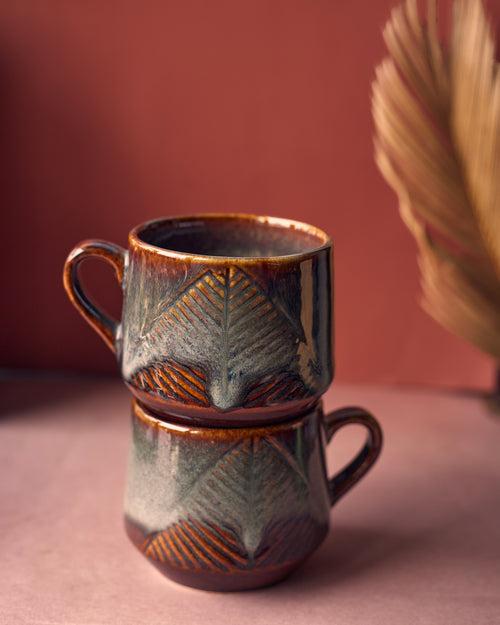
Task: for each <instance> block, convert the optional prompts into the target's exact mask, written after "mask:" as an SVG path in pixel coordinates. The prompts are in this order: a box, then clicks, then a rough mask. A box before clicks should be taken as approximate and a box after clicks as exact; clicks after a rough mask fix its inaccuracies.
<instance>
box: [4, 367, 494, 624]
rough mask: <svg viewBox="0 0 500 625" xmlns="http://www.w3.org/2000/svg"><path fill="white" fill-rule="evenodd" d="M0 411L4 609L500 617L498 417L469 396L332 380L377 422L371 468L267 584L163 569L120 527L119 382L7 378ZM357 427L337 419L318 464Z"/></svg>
mask: <svg viewBox="0 0 500 625" xmlns="http://www.w3.org/2000/svg"><path fill="white" fill-rule="evenodd" d="M4 387H5V388H3V389H2V397H3V399H4V401H3V408H2V415H1V420H0V501H1V502H2V512H1V515H0V558H1V570H0V623H2V625H137V623H145V624H147V625H168V624H172V625H184V624H186V625H191V624H193V625H194V624H196V625H199V624H200V623H237V624H238V625H284V624H287V625H289V624H291V623H297V624H306V623H307V624H308V625H309V624H314V625H326V624H328V625H333V624H335V625H354V624H355V623H356V624H359V623H366V624H369V625H390V624H392V623H394V624H396V623H397V624H401V625H417V624H418V625H423V624H429V625H430V624H432V625H440V624H449V625H462V624H463V625H472V624H474V625H495V624H497V623H500V523H499V518H500V499H499V497H498V485H499V484H500V455H499V453H498V450H499V449H500V421H499V417H498V415H494V414H492V413H491V412H490V411H489V410H488V408H487V405H486V404H485V402H484V401H483V400H482V399H480V398H478V397H474V396H464V395H462V396H461V395H457V394H448V393H444V392H438V391H435V392H419V391H413V390H402V389H399V390H395V389H391V388H376V387H369V386H359V387H355V386H347V385H338V386H337V387H336V388H334V389H333V390H331V391H330V392H329V393H328V394H327V397H326V406H327V408H333V407H338V406H342V405H345V404H361V405H364V406H366V407H367V408H369V409H371V410H372V411H373V412H374V414H375V415H377V416H378V418H379V419H380V421H381V424H382V426H383V428H384V431H385V448H384V450H383V453H382V456H381V459H380V461H379V462H378V464H377V465H376V466H375V468H374V469H373V471H372V472H371V473H370V474H369V475H368V476H367V477H366V478H365V479H364V480H363V481H362V482H361V483H360V484H359V485H358V486H357V487H355V489H354V490H353V491H352V492H351V493H349V494H348V495H347V496H346V498H345V499H343V500H342V501H341V502H340V503H339V504H338V505H337V506H336V507H335V508H334V510H333V512H332V529H331V532H330V535H329V536H328V538H327V540H326V542H325V543H324V544H323V545H322V547H321V548H320V549H319V551H318V552H316V553H315V554H314V555H313V557H312V558H311V559H310V560H309V561H308V562H307V563H306V565H305V566H304V567H303V568H302V569H301V570H299V571H298V572H297V573H295V574H294V575H292V576H291V577H290V578H289V579H288V580H287V581H285V582H283V583H282V584H280V585H277V586H275V587H272V588H268V589H264V590H260V591H254V592H247V593H235V594H216V593H207V592H202V591H195V590H191V589H186V588H183V587H181V586H178V585H176V584H173V583H171V582H169V581H167V580H166V579H164V578H163V577H162V576H161V575H160V574H159V573H158V572H157V571H156V570H155V569H154V568H153V567H152V566H151V565H150V564H149V563H147V562H146V561H145V560H144V559H143V558H142V557H141V556H140V554H138V553H137V552H136V551H135V549H134V548H133V547H132V546H131V545H130V544H129V543H128V540H127V538H126V537H125V533H124V530H123V527H122V513H121V508H122V496H123V487H124V477H125V465H126V457H127V448H128V442H129V427H130V419H129V398H128V396H127V393H126V392H125V390H124V389H123V388H122V387H121V386H120V385H119V384H118V383H115V382H110V381H99V380H93V379H86V380H77V379H73V380H72V379H66V380H64V379H51V378H45V379H39V380H31V381H23V380H18V381H16V382H10V383H9V384H5V385H4ZM362 438H363V432H362V431H361V430H360V429H358V428H356V427H353V428H351V429H349V430H348V431H342V432H341V433H339V435H338V436H337V437H335V438H334V440H333V442H332V444H331V445H330V446H329V448H328V461H329V465H330V470H331V471H333V470H334V469H335V468H336V467H338V466H340V465H341V464H342V463H344V462H345V461H347V460H348V459H349V458H350V457H351V456H352V455H353V453H354V451H355V449H356V448H357V447H358V446H359V445H360V443H361V441H362Z"/></svg>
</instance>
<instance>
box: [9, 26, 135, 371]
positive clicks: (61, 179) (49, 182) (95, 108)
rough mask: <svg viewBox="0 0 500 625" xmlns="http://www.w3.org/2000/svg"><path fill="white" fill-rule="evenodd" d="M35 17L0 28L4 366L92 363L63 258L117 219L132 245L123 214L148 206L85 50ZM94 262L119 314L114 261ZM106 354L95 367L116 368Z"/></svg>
mask: <svg viewBox="0 0 500 625" xmlns="http://www.w3.org/2000/svg"><path fill="white" fill-rule="evenodd" d="M29 26H30V25H29V23H21V24H17V25H16V27H15V28H12V32H11V33H8V32H7V28H6V26H5V24H4V26H3V32H2V30H1V29H0V37H1V40H0V55H1V56H2V58H3V61H2V69H1V71H0V83H1V85H2V86H1V92H2V105H1V127H2V151H1V170H2V185H1V188H2V205H3V213H2V214H3V218H4V222H3V223H4V234H5V235H6V236H4V238H3V242H2V246H1V255H2V261H1V264H2V270H3V279H2V286H3V290H4V295H6V296H5V297H4V298H3V301H2V307H1V313H0V314H1V326H2V328H4V329H5V328H8V331H7V332H2V337H1V339H0V340H1V343H2V345H1V361H0V366H7V365H8V366H14V367H23V366H26V365H27V364H28V366H30V367H35V368H36V367H41V366H45V367H56V368H58V369H61V368H64V367H66V366H68V367H73V368H75V369H83V370H84V369H89V367H88V362H89V359H91V354H93V353H95V352H96V350H95V343H94V339H90V338H89V337H90V334H91V330H90V329H89V328H87V327H86V326H85V324H83V323H82V321H81V319H80V318H79V317H78V315H77V314H76V312H74V311H71V312H68V309H69V307H70V304H69V302H68V300H67V298H66V296H65V294H64V292H63V288H62V267H63V263H64V259H65V257H66V255H67V254H68V252H69V251H70V249H71V248H72V247H73V246H74V245H75V244H76V243H77V242H78V241H80V240H81V239H83V238H87V237H93V236H99V237H102V238H105V237H107V236H109V237H110V238H112V237H115V238H116V232H117V230H118V228H120V230H121V231H122V233H123V234H122V237H121V238H122V240H121V241H120V242H121V243H122V244H125V240H126V233H127V232H128V229H129V224H128V223H123V225H121V224H119V222H120V214H121V212H122V211H123V210H125V211H127V212H131V211H133V210H134V207H142V206H143V205H144V198H143V196H142V195H141V192H140V184H139V183H138V181H137V173H136V172H135V173H134V172H133V171H132V167H131V158H130V155H129V154H126V153H125V150H124V148H123V146H124V145H125V144H126V138H124V137H123V136H119V135H118V134H117V133H116V131H113V128H115V129H116V124H112V123H110V120H109V119H106V117H105V116H104V114H103V111H102V106H101V102H100V99H99V91H98V90H96V89H95V88H92V87H91V86H90V85H89V84H86V80H85V75H84V74H82V72H81V70H80V71H78V59H74V58H71V57H68V56H64V53H63V52H62V50H60V49H59V47H58V43H57V37H55V36H54V33H52V32H50V29H47V30H42V29H38V30H37V31H36V32H30V29H29ZM16 34H17V35H22V36H20V37H18V38H16V37H15V35H16ZM9 35H11V36H9ZM41 49H43V55H42V54H40V53H39V51H40V50H41ZM108 115H109V110H108ZM117 222H118V224H119V225H118V224H117ZM96 224H98V227H97V232H95V231H94V229H95V228H96ZM91 265H92V266H91V267H85V268H84V271H83V274H84V277H85V276H88V274H90V275H91V284H92V287H91V289H90V290H91V293H94V292H95V293H96V296H97V299H98V300H99V301H100V302H102V303H103V305H104V306H105V307H107V308H110V309H111V310H113V311H114V312H115V314H119V310H120V304H121V296H120V290H119V287H118V286H117V285H116V284H115V283H114V279H113V276H112V272H111V270H109V271H108V270H107V269H108V268H106V269H104V271H103V270H102V269H103V267H101V266H99V265H100V264H99V263H97V265H98V266H97V267H96V266H95V264H94V263H92V264H91ZM99 353H100V354H102V359H99V361H97V362H96V361H95V359H92V365H91V367H90V369H92V370H94V371H103V370H108V371H109V370H110V367H113V364H112V359H113V356H112V355H111V354H110V353H108V354H107V353H106V350H105V348H102V349H101V350H100V351H99ZM75 354H78V357H77V358H75V356H74V355H75ZM79 359H81V361H82V363H85V364H82V365H81V366H79ZM110 363H111V364H110Z"/></svg>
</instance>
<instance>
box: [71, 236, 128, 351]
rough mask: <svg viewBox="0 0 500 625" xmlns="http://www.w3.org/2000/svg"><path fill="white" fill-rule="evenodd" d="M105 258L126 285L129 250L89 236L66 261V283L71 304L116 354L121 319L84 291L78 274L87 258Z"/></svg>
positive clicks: (119, 279) (120, 280) (119, 280)
mask: <svg viewBox="0 0 500 625" xmlns="http://www.w3.org/2000/svg"><path fill="white" fill-rule="evenodd" d="M90 257H95V258H100V259H102V260H105V261H106V262H107V263H109V264H110V265H111V266H112V267H113V269H114V270H115V274H116V278H117V279H118V282H119V283H120V286H122V287H123V276H124V272H125V266H126V259H127V251H126V250H124V249H123V248H122V247H120V246H119V245H115V244H114V243H108V242H107V241H100V240H98V239H90V240H86V241H82V242H81V243H79V244H78V245H77V246H76V247H75V248H74V249H73V250H72V251H71V252H70V254H69V256H68V258H67V259H66V262H65V263H64V272H63V283H64V288H65V290H66V293H67V294H68V297H69V299H70V300H71V303H72V304H73V305H74V306H75V308H76V309H77V310H78V312H79V313H80V314H81V315H82V317H84V319H85V320H86V321H87V322H88V323H89V324H90V325H91V326H92V327H93V328H94V330H95V331H96V332H97V333H98V334H100V336H101V337H102V339H103V340H104V342H105V343H106V345H107V346H108V347H109V348H110V350H111V351H112V352H114V353H116V351H117V345H116V343H117V338H118V330H119V328H120V322H119V321H117V320H116V319H112V318H111V317H108V315H106V314H105V313H103V312H102V311H101V310H99V308H97V306H96V305H95V304H93V302H92V301H91V300H90V299H89V298H88V297H87V295H86V294H85V292H84V290H83V288H82V285H81V283H80V279H79V276H78V267H79V265H80V263H81V262H82V261H84V260H85V259H87V258H90Z"/></svg>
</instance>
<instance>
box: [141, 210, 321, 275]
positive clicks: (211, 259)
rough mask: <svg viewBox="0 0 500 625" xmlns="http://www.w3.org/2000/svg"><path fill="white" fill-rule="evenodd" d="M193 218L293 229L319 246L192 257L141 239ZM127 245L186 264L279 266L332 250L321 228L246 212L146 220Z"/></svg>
mask: <svg viewBox="0 0 500 625" xmlns="http://www.w3.org/2000/svg"><path fill="white" fill-rule="evenodd" d="M196 219H203V220H213V221H216V220H233V221H248V222H252V223H258V224H260V225H262V224H264V225H267V226H269V227H271V228H287V229H292V230H300V231H301V232H305V233H306V234H308V235H310V236H313V237H315V238H317V239H318V243H319V245H318V246H317V247H313V248H311V249H310V250H307V251H305V252H299V253H296V254H285V255H277V256H214V255H206V254H193V253H191V252H178V251H175V250H169V249H165V248H163V247H158V246H157V245H153V244H152V243H146V242H145V241H143V240H142V239H141V237H140V235H141V233H142V232H143V231H144V230H145V229H146V228H149V227H151V226H153V225H160V224H162V223H165V224H166V223H171V224H173V223H175V222H177V223H180V222H183V223H186V222H189V221H194V220H196ZM129 244H130V247H131V248H140V249H144V250H147V251H149V252H153V253H155V254H160V255H161V256H166V257H168V258H177V259H180V260H188V261H199V262H203V263H221V262H224V261H227V260H230V259H234V260H237V261H238V263H248V264H252V263H255V262H267V263H280V262H287V261H293V262H297V261H301V260H305V259H308V258H312V257H314V256H315V255H316V254H317V253H318V252H320V251H322V250H326V249H329V248H331V247H332V240H331V238H330V237H329V236H328V234H326V232H324V231H323V230H321V229H320V228H317V227H316V226H311V225H310V224H307V223H304V222H302V221H295V220H293V219H285V218H283V217H270V216H262V215H253V214H249V213H248V214H247V213H194V214H192V215H175V216H173V217H160V218H158V219H152V220H151V221H146V222H144V223H142V224H139V225H138V226H136V227H135V228H134V229H133V230H131V232H130V234H129Z"/></svg>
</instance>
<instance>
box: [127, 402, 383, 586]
mask: <svg viewBox="0 0 500 625" xmlns="http://www.w3.org/2000/svg"><path fill="white" fill-rule="evenodd" d="M132 423H133V437H132V446H131V450H130V457H129V468H128V477H127V486H126V496H125V525H126V529H127V533H128V535H129V537H130V539H131V540H132V542H133V543H134V544H135V545H136V547H137V548H138V549H139V550H140V551H141V552H142V553H143V555H144V556H146V558H147V559H148V560H149V561H150V562H152V563H153V564H154V565H155V566H156V567H157V568H158V569H159V570H160V571H161V572H162V573H163V574H164V575H166V576H167V577H169V578H171V579H173V580H174V581H177V582H179V583H181V584H185V585H188V586H193V587H196V588H202V589H205V590H221V591H226V590H244V589H250V588H258V587H261V586H266V585H269V584H273V583H275V582H277V581H279V580H281V579H283V578H284V577H286V576H287V575H288V574H289V573H291V572H292V571H293V570H294V569H296V568H297V567H298V566H299V565H300V564H301V563H302V562H303V561H304V560H305V559H306V558H308V557H309V556H310V555H311V554H312V553H313V551H314V550H315V549H316V548H317V547H318V546H319V545H320V544H321V542H322V541H323V539H324V538H325V536H326V534H327V533H328V528H329V514H330V507H331V506H332V505H333V504H335V503H336V502H337V501H338V500H339V499H340V497H342V496H343V495H344V494H345V493H346V492H347V491H348V490H349V489H350V488H351V487H352V486H353V485H354V484H355V483H356V482H357V481H358V480H360V479H361V477H363V475H364V474H365V473H366V472H367V471H368V470H369V469H370V468H371V467H372V465H373V463H374V462H375V461H376V459H377V457H378V455H379V453H380V450H381V447H382V432H381V429H380V426H379V425H378V423H377V421H376V420H375V419H374V418H373V417H372V416H371V415H370V414H369V413H368V412H366V411H365V410H363V409H361V408H354V407H351V408H343V409H340V410H337V411H335V412H333V413H330V414H328V415H326V416H324V415H323V411H322V406H321V402H319V403H318V404H317V405H316V407H315V408H314V409H312V410H311V411H310V412H308V413H307V414H306V415H304V416H302V417H300V418H296V419H294V420H292V421H289V422H284V423H279V424H273V425H269V426H265V427H263V426H256V427H251V428H234V427H233V428H220V427H198V426H195V425H179V424H178V423H174V422H169V421H165V420H164V419H159V418H157V417H155V416H154V415H153V414H152V413H151V412H150V411H148V410H147V409H146V408H145V407H143V406H141V405H140V404H139V403H138V402H137V401H136V400H134V401H133V405H132ZM348 424H361V425H363V426H364V427H366V428H367V430H368V437H367V440H366V443H365V445H364V447H363V448H362V449H361V451H360V452H359V453H358V455H357V456H356V457H355V458H354V460H352V462H351V463H350V464H348V465H347V466H346V467H345V468H344V469H343V470H341V471H340V472H339V473H337V474H336V475H335V476H334V477H333V478H330V479H329V478H328V477H327V472H326V466H325V457H324V446H325V444H326V443H328V442H329V441H330V440H331V438H332V436H333V435H334V434H335V432H337V431H338V430H339V429H340V428H341V427H343V426H345V425H348Z"/></svg>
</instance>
